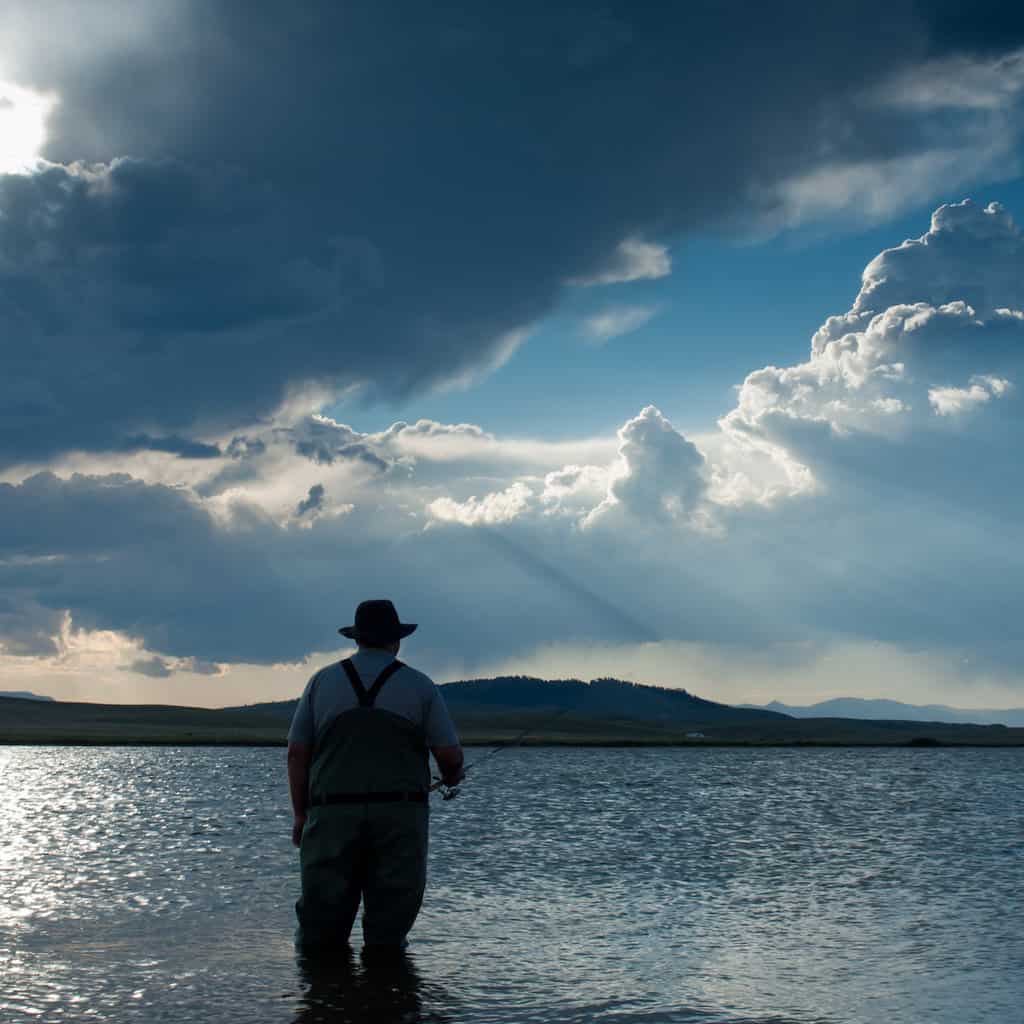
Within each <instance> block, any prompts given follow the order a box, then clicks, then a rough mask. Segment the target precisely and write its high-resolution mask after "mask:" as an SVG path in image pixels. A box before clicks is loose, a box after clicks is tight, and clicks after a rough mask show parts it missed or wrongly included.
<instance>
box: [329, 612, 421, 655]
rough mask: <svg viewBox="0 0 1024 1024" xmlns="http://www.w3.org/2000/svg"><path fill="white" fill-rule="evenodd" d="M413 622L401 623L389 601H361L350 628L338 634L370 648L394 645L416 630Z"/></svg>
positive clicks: (343, 629) (340, 630) (342, 629)
mask: <svg viewBox="0 0 1024 1024" xmlns="http://www.w3.org/2000/svg"><path fill="white" fill-rule="evenodd" d="M416 625H417V623H415V622H401V621H399V618H398V612H396V611H395V606H394V605H393V604H392V603H391V602H390V601H362V602H361V603H360V605H359V607H358V608H357V609H356V621H355V624H354V625H352V626H342V627H341V629H339V630H338V632H339V633H340V634H341V635H342V636H347V637H348V638H349V640H355V641H357V642H358V643H361V644H370V645H371V646H374V645H379V646H384V645H385V644H391V643H394V642H395V641H396V640H401V639H402V637H406V636H408V635H409V634H410V633H412V632H413V631H414V630H415V629H416Z"/></svg>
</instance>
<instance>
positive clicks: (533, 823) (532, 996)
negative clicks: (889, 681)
mask: <svg viewBox="0 0 1024 1024" xmlns="http://www.w3.org/2000/svg"><path fill="white" fill-rule="evenodd" d="M483 755H484V752H483V751H470V757H469V759H470V760H474V759H476V760H478V759H480V758H481V757H482V756H483ZM1022 779H1024V750H1019V749H1017V750H948V749H945V750H944V749H939V750H934V749H921V750H908V749H898V750H896V749H873V750H830V749H810V750H742V749H682V750H669V749H651V750H643V749H640V750H636V749H634V750H584V749H570V750H563V749H540V750H531V749H510V750H506V751H503V752H502V753H501V754H499V755H498V756H496V757H493V758H491V759H489V760H487V761H486V762H485V763H483V764H481V765H480V767H479V770H478V771H477V772H476V773H475V775H474V774H472V773H471V781H470V782H469V783H467V784H466V785H465V787H464V789H463V792H462V794H461V795H460V796H459V797H458V798H457V799H456V800H454V801H450V802H447V803H442V802H441V801H440V800H438V801H437V802H436V803H434V804H433V805H432V819H431V828H432V833H431V862H430V881H429V888H428V893H427V900H426V904H425V907H424V910H423V912H422V914H421V915H420V918H419V920H418V922H417V925H416V927H415V929H414V931H413V933H412V936H411V940H412V941H411V945H410V955H409V957H408V962H407V963H406V964H405V965H403V966H398V967H393V968H375V969H365V968H363V967H362V966H361V965H360V963H359V961H358V958H356V959H354V960H345V959H344V958H339V960H338V962H337V963H336V964H332V965H330V966H329V967H327V968H318V969H317V970H315V971H311V970H309V969H306V968H305V967H304V966H303V965H300V964H298V963H297V961H296V957H295V953H294V950H293V948H292V932H293V927H294V919H293V910H292V904H293V901H294V899H295V897H296V896H297V888H298V864H297V853H296V852H295V850H294V849H293V847H292V846H291V845H290V842H289V829H290V823H291V815H290V810H289V808H288V801H287V792H286V785H285V781H284V752H283V751H282V750H277V749H270V750H268V749H213V748H192V749H157V748H128V749H125V748H121V749H87V748H38V747H37V748H27V747H22V748H17V747H7V748H4V747H0V1021H3V1022H4V1024H9V1022H11V1024H14V1022H22V1021H24V1022H28V1021H33V1022H39V1021H43V1022H50V1021H54V1022H56V1021H117V1022H119V1024H120V1022H131V1021H146V1022H155V1021H174V1022H183V1021H204V1022H206V1021H209V1022H214V1024H216V1022H243V1021H244V1022H246V1024H253V1022H256V1024H262V1022H266V1024H277V1022H281V1024H286V1022H287V1024H291V1022H296V1021H301V1022H304V1024H306V1022H313V1021H318V1022H341V1021H356V1022H359V1021H362V1022H371V1021H388V1020H394V1021H403V1022H407V1024H412V1022H415V1021H445V1022H452V1024H486V1022H509V1024H512V1022H515V1024H531V1022H538V1024H539V1022H552V1024H553V1022H556V1021H557V1022H584V1021H588V1022H589V1021H595V1022H607V1024H659V1022H676V1021H679V1022H684V1021H685V1022H722V1024H725V1022H733V1024H739V1022H746V1024H753V1022H757V1024H768V1022H773V1024H781V1022H784V1021H785V1022H800V1024H805V1022H815V1021H821V1022H826V1021H827V1022H842V1024H846V1022H871V1024H875V1022H888V1021H902V1022H919V1021H920V1022H924V1021H927V1022H929V1024H937V1022H949V1024H954V1022H955V1024H970V1022H975V1021H978V1022H981V1021H984V1022H993V1024H997V1022H998V1024H1004V1022H1010V1021H1013V1020H1019V1019H1020V1017H1019V1014H1020V1005H1021V1001H1022V1000H1024V980H1022V977H1024V972H1022V971H1021V965H1022V964H1024V929H1021V927H1020V920H1021V911H1022V909H1024V796H1022V787H1021V783H1022ZM357 929H358V925H357ZM357 948H358V944H357Z"/></svg>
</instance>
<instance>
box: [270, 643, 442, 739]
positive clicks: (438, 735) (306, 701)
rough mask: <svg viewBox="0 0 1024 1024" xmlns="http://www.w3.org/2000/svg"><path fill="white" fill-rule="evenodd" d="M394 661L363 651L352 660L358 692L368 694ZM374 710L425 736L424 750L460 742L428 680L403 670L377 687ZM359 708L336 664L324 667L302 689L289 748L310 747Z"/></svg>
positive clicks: (389, 655)
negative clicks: (337, 721)
mask: <svg viewBox="0 0 1024 1024" xmlns="http://www.w3.org/2000/svg"><path fill="white" fill-rule="evenodd" d="M394 660H395V656H394V655H393V654H392V653H391V652H390V651H382V650H375V649H373V648H367V649H364V650H360V651H357V652H356V653H355V654H354V655H352V664H353V666H354V667H355V670H356V672H357V673H358V674H359V678H360V679H361V680H362V683H363V688H364V689H366V690H369V689H370V687H371V686H373V683H374V680H376V678H377V676H379V675H380V674H381V672H383V671H384V669H386V668H387V667H388V665H390V664H391V662H393V661H394ZM373 706H374V707H375V708H381V709H382V710H384V711H391V712H394V713H395V714H397V715H401V716H402V717H403V718H407V719H408V720H409V721H410V722H412V723H414V724H415V725H418V726H419V727H420V728H421V729H422V730H423V732H424V735H425V736H426V740H427V746H428V747H454V746H457V745H458V742H459V737H458V733H456V731H455V725H454V723H453V722H452V720H451V716H450V715H449V714H448V707H447V705H446V704H445V702H444V698H443V697H442V696H441V691H440V690H438V688H437V687H436V686H435V685H434V683H433V681H432V680H431V679H430V677H429V676H425V675H424V674H423V673H422V672H418V671H417V670H416V669H414V668H411V667H410V666H408V665H403V666H402V668H400V669H399V670H398V671H397V672H395V674H394V675H393V676H391V678H390V679H388V681H387V682H386V683H385V684H384V685H383V687H381V691H380V693H379V694H377V699H376V700H375V701H374V703H373ZM357 707H359V701H358V699H357V698H356V693H355V690H353V689H352V684H351V683H350V682H349V679H348V676H347V675H345V670H344V669H343V668H342V667H341V662H340V661H335V662H333V663H332V664H330V665H325V666H324V667H323V668H322V669H320V671H319V672H317V673H316V674H315V675H314V676H313V678H312V679H310V681H309V682H308V683H307V684H306V689H305V690H304V691H303V693H302V696H301V697H300V698H299V704H298V707H296V709H295V715H294V716H293V718H292V725H291V728H290V729H289V730H288V742H289V743H303V744H305V745H306V746H309V747H312V746H313V745H314V743H315V741H316V737H317V736H319V735H321V734H322V732H323V730H324V729H325V728H326V727H327V726H328V725H330V724H331V722H333V721H334V719H336V718H337V717H338V715H340V714H342V713H343V712H345V711H351V710H352V709H353V708H357Z"/></svg>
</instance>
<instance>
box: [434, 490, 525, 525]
mask: <svg viewBox="0 0 1024 1024" xmlns="http://www.w3.org/2000/svg"><path fill="white" fill-rule="evenodd" d="M532 498H533V492H532V491H531V490H530V488H529V487H527V486H526V484H524V483H518V482H517V483H514V484H512V486H511V487H508V488H506V489H505V490H503V491H496V492H494V493H492V494H486V495H484V497H482V498H477V497H476V495H473V496H471V497H469V498H467V499H466V500H465V501H453V500H452V499H451V498H436V499H435V500H434V501H432V502H431V503H430V504H429V505H428V506H427V513H428V515H430V516H431V518H433V519H435V520H437V521H438V522H441V523H461V524H462V525H463V526H495V525H497V524H498V523H509V522H511V521H512V520H513V519H515V518H516V517H517V516H519V515H520V514H521V513H523V512H524V511H526V509H527V507H528V506H529V504H530V501H531V500H532Z"/></svg>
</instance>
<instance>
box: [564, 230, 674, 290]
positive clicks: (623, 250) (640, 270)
mask: <svg viewBox="0 0 1024 1024" xmlns="http://www.w3.org/2000/svg"><path fill="white" fill-rule="evenodd" d="M671 273H672V257H671V256H670V255H669V251H668V249H667V248H666V247H665V246H664V245H659V244H657V243H656V242H645V241H642V240H641V239H639V238H627V239H626V240H625V241H622V242H620V243H619V244H618V246H617V247H616V249H615V252H614V253H613V255H612V258H611V260H610V261H609V262H608V264H607V266H606V267H605V268H604V269H603V270H601V271H599V272H598V273H596V274H593V275H590V276H586V277H577V278H573V279H572V281H571V282H570V283H571V284H575V285H582V286H584V287H589V286H592V285H601V284H627V283H629V282H630V281H654V280H657V279H658V278H660V277H668V276H669V274H671Z"/></svg>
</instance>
